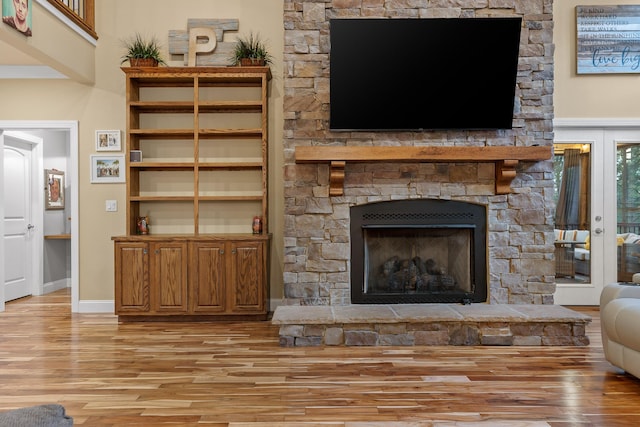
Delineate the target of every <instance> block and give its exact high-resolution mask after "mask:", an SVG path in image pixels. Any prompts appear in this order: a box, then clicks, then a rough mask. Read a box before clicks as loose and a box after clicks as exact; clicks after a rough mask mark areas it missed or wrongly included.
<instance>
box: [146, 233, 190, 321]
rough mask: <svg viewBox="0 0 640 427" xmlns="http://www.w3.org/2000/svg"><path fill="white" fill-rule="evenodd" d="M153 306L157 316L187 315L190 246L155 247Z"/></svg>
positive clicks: (152, 271)
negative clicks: (188, 249) (188, 250)
mask: <svg viewBox="0 0 640 427" xmlns="http://www.w3.org/2000/svg"><path fill="white" fill-rule="evenodd" d="M151 250H152V253H151V277H150V288H151V306H152V307H153V311H154V312H157V313H164V314H170V313H186V312H187V243H186V242H154V243H151Z"/></svg>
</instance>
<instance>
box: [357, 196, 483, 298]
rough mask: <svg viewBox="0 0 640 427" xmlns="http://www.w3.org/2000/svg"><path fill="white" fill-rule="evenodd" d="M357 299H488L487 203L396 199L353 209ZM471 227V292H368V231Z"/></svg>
mask: <svg viewBox="0 0 640 427" xmlns="http://www.w3.org/2000/svg"><path fill="white" fill-rule="evenodd" d="M350 219H351V230H350V231H351V303H352V304H422V303H463V304H468V303H483V302H486V301H487V295H488V278H487V271H488V268H487V245H488V233H487V207H486V206H485V205H481V204H476V203H471V202H461V201H455V200H440V199H411V200H392V201H384V202H376V203H368V204H364V205H358V206H352V207H351V208H350ZM371 228H375V229H378V230H380V229H384V228H389V229H394V230H397V229H402V228H406V229H415V228H420V229H429V228H434V229H443V228H458V229H459V228H463V229H464V228H468V229H469V230H470V231H471V240H472V241H471V248H472V261H471V291H470V292H465V291H463V290H454V291H449V292H444V293H437V294H431V293H415V292H414V293H403V292H389V293H367V292H366V283H365V277H366V273H365V268H366V266H365V262H364V260H365V251H366V249H365V244H366V242H365V230H367V229H371Z"/></svg>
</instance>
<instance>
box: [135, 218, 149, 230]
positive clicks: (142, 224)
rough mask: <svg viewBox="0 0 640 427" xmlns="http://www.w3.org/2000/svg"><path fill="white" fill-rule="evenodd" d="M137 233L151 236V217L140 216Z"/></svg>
mask: <svg viewBox="0 0 640 427" xmlns="http://www.w3.org/2000/svg"><path fill="white" fill-rule="evenodd" d="M137 225H138V227H137V231H138V234H149V217H148V216H139V217H138V220H137Z"/></svg>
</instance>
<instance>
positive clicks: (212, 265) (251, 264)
mask: <svg viewBox="0 0 640 427" xmlns="http://www.w3.org/2000/svg"><path fill="white" fill-rule="evenodd" d="M264 252H265V244H264V242H262V241H247V240H239V241H233V240H232V241H226V242H222V241H218V242H202V241H199V242H193V243H192V245H191V256H190V259H191V265H190V272H191V274H190V280H189V295H190V300H189V302H190V310H191V312H193V313H235V314H251V313H266V295H265V293H264V292H265V289H264V287H263V286H256V284H257V283H264V282H265V281H266V280H267V278H266V268H265V267H266V265H263V264H264V261H266V259H265V257H264Z"/></svg>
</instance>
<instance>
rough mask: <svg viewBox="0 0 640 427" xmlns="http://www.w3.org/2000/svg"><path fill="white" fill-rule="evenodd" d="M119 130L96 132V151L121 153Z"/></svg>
mask: <svg viewBox="0 0 640 427" xmlns="http://www.w3.org/2000/svg"><path fill="white" fill-rule="evenodd" d="M121 149H122V145H121V143H120V131H119V130H97V131H96V151H120V150H121Z"/></svg>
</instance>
